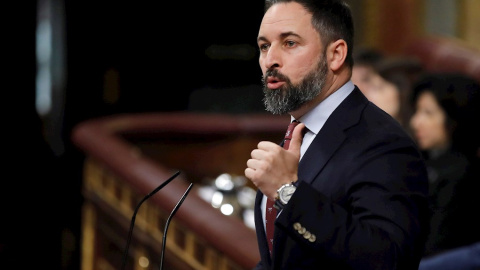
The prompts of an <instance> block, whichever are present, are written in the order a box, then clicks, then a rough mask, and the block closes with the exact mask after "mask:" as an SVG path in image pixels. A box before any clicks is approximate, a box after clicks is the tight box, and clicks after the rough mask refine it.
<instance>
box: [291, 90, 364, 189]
mask: <svg viewBox="0 0 480 270" xmlns="http://www.w3.org/2000/svg"><path fill="white" fill-rule="evenodd" d="M367 104H368V100H367V99H366V98H365V96H364V95H363V94H362V93H361V92H360V90H359V89H358V88H357V87H355V89H354V90H353V92H352V93H351V94H350V95H348V96H347V98H345V100H344V101H343V102H342V103H340V105H339V106H338V107H337V108H336V109H335V110H334V111H333V113H332V114H331V115H330V117H329V118H328V119H327V122H325V125H324V126H323V128H322V129H321V130H320V132H319V133H318V134H317V136H316V137H315V139H314V140H313V142H312V144H311V145H310V146H309V147H308V150H307V152H305V154H304V156H303V157H302V160H301V161H300V163H299V167H298V179H300V180H301V181H306V182H308V183H312V182H313V180H314V179H315V177H316V176H317V175H318V173H319V172H320V171H321V170H322V168H323V167H324V166H325V164H326V163H327V162H328V160H329V159H330V158H331V157H332V156H333V155H334V153H335V151H336V150H337V149H338V147H340V145H341V144H342V142H343V141H344V140H345V139H346V138H347V135H346V133H345V130H347V129H348V128H350V127H351V126H353V125H355V124H356V123H358V121H359V120H360V116H361V112H362V110H363V109H364V108H365V106H366V105H367Z"/></svg>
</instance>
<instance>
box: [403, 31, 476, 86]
mask: <svg viewBox="0 0 480 270" xmlns="http://www.w3.org/2000/svg"><path fill="white" fill-rule="evenodd" d="M404 53H405V54H406V55H410V56H415V57H417V58H418V59H419V60H420V61H421V62H422V64H423V65H424V68H425V69H426V70H429V71H433V72H459V73H463V74H466V75H469V76H471V77H473V78H475V79H477V80H478V81H479V82H480V50H479V49H478V48H475V47H472V46H470V45H467V44H466V43H464V42H462V41H461V40H457V39H454V38H446V37H441V36H421V37H419V38H417V39H415V40H413V41H412V42H410V43H409V44H408V45H407V46H406V48H405V51H404Z"/></svg>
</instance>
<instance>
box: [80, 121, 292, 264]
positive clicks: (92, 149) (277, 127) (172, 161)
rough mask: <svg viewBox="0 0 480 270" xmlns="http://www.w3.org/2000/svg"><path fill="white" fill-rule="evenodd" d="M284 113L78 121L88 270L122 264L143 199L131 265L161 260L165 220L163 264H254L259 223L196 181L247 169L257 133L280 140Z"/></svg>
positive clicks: (84, 257) (261, 137)
mask: <svg viewBox="0 0 480 270" xmlns="http://www.w3.org/2000/svg"><path fill="white" fill-rule="evenodd" d="M289 120H290V118H289V117H288V116H272V115H269V114H251V115H226V114H213V113H209V114H207V113H205V114H202V113H191V112H175V113H141V114H125V115H115V116H109V117H104V118H99V119H92V120H88V121H85V122H82V123H80V124H79V125H77V126H76V127H75V129H74V130H73V133H72V141H73V142H74V144H75V145H76V146H77V147H78V148H79V149H80V150H81V151H82V152H83V153H84V154H85V159H84V171H83V185H82V186H83V189H82V194H83V196H84V205H83V210H82V237H81V238H82V252H81V256H82V259H81V263H82V266H81V269H82V270H102V269H105V270H107V269H108V270H109V269H112V270H113V269H120V268H121V265H122V260H123V254H124V250H125V247H126V241H127V236H128V229H129V227H130V223H131V218H132V215H133V212H134V209H135V207H136V206H137V204H138V203H139V202H140V201H141V200H142V198H144V196H146V195H147V194H149V193H150V192H151V191H152V190H154V189H155V188H156V187H158V186H159V185H160V184H162V183H163V182H164V181H165V180H167V179H168V178H169V177H171V176H172V175H173V174H174V173H175V172H178V171H180V175H179V176H178V177H176V178H175V179H174V180H173V181H171V182H170V183H169V184H168V185H167V186H165V187H164V188H163V189H161V190H160V191H159V192H157V193H156V194H155V195H154V196H152V197H150V198H149V199H148V200H147V201H145V203H143V204H142V206H141V207H140V209H139V211H138V214H137V216H136V221H135V227H134V230H133V237H132V240H131V244H130V247H129V249H128V250H129V253H128V258H127V267H126V269H130V270H133V269H159V265H160V259H161V250H162V242H163V241H162V238H163V232H164V229H165V224H166V221H167V219H168V217H169V215H170V213H171V211H172V210H173V208H174V207H175V205H176V204H177V203H178V201H179V200H180V198H181V197H182V195H183V194H184V193H185V191H186V189H187V188H188V185H189V184H190V183H194V186H193V188H192V190H191V192H190V193H189V195H188V196H187V198H186V199H185V201H184V202H183V204H182V205H181V207H180V208H179V209H178V211H177V212H176V214H175V216H174V217H173V218H172V220H171V223H170V225H169V227H168V233H167V236H168V237H167V241H166V243H165V253H164V262H163V265H164V269H175V270H182V269H197V270H207V269H208V270H214V269H218V270H240V269H251V268H253V267H254V266H255V264H256V263H257V262H258V260H259V255H258V247H257V242H256V236H255V231H254V230H252V229H251V228H249V227H247V226H246V225H245V224H244V223H243V221H242V220H240V219H238V218H235V217H231V216H225V215H223V214H222V213H221V212H220V211H219V210H218V209H215V208H213V207H212V206H211V205H210V204H209V203H207V202H206V201H205V200H203V199H202V198H201V197H200V196H199V195H198V193H197V192H196V191H197V189H198V185H199V183H200V182H201V179H204V178H205V177H215V176H217V175H219V174H222V173H229V174H233V175H243V172H244V169H245V167H246V161H247V160H248V158H249V157H250V152H251V151H252V150H253V149H254V148H255V147H256V145H257V143H258V142H259V141H261V140H270V141H274V142H280V140H281V139H282V137H283V132H284V131H285V128H286V127H287V126H288V123H289Z"/></svg>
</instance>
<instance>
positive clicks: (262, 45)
mask: <svg viewBox="0 0 480 270" xmlns="http://www.w3.org/2000/svg"><path fill="white" fill-rule="evenodd" d="M259 48H260V51H266V50H268V48H269V45H268V44H261V45H260V46H259Z"/></svg>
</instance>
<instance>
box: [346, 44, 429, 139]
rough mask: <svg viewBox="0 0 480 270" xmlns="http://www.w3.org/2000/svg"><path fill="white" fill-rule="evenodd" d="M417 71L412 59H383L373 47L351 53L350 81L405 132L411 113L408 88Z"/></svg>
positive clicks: (391, 57) (417, 68) (416, 62)
mask: <svg viewBox="0 0 480 270" xmlns="http://www.w3.org/2000/svg"><path fill="white" fill-rule="evenodd" d="M421 70H422V69H421V65H420V63H419V62H418V61H417V60H415V59H413V58H409V57H402V58H399V57H393V56H387V55H385V54H383V53H382V52H380V51H379V50H377V49H374V48H360V49H358V50H357V51H355V52H354V66H353V69H352V81H353V83H354V84H355V85H357V86H358V88H359V89H360V90H361V91H362V92H363V93H364V94H365V96H366V97H367V98H368V100H370V101H371V102H372V103H374V104H375V105H377V106H378V107H380V109H382V110H384V111H385V112H387V113H388V114H390V115H391V116H392V117H393V118H395V119H396V120H397V121H398V122H399V123H400V124H401V125H402V126H403V127H404V128H405V129H407V130H408V120H409V119H410V116H411V114H412V111H413V109H412V107H411V106H410V93H411V87H412V83H413V81H414V80H415V79H416V76H415V75H417V74H420V71H421Z"/></svg>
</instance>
